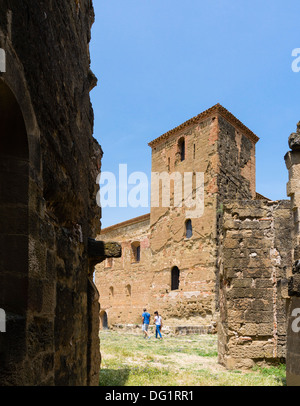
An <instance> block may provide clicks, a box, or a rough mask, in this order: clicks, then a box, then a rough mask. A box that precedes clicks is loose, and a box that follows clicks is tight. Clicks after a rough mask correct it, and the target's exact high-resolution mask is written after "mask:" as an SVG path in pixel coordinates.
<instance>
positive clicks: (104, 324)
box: [100, 310, 108, 330]
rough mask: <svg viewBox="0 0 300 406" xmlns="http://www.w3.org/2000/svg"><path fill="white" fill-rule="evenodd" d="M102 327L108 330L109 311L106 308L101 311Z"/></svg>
mask: <svg viewBox="0 0 300 406" xmlns="http://www.w3.org/2000/svg"><path fill="white" fill-rule="evenodd" d="M100 328H101V330H108V319H107V313H106V312H105V311H104V310H102V311H101V312H100Z"/></svg>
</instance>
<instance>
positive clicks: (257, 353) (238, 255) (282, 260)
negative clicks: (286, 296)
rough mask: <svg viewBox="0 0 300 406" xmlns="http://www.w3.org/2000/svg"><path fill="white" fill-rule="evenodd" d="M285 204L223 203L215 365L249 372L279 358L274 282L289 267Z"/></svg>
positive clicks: (280, 310)
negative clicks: (218, 316) (218, 363)
mask: <svg viewBox="0 0 300 406" xmlns="http://www.w3.org/2000/svg"><path fill="white" fill-rule="evenodd" d="M291 226H292V219H291V211H290V202H289V201H275V202H268V201H263V200H256V201H250V200H249V201H247V200H240V201H235V202H228V201H227V202H225V206H224V223H223V236H222V242H221V247H222V248H221V249H222V263H221V267H220V321H219V326H218V334H219V362H220V363H222V364H223V365H225V366H226V367H227V368H250V367H252V366H253V365H254V362H256V363H261V364H262V365H263V364H264V363H271V362H274V361H279V360H280V359H284V358H285V346H286V316H285V301H284V300H283V298H282V297H281V293H280V290H279V289H278V282H279V280H280V279H281V278H283V277H284V276H285V273H286V268H287V267H290V266H291V239H290V234H291Z"/></svg>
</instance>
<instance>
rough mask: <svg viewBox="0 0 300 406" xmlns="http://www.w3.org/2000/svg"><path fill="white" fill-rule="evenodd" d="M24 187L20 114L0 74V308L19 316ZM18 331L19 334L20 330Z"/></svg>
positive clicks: (23, 298)
mask: <svg viewBox="0 0 300 406" xmlns="http://www.w3.org/2000/svg"><path fill="white" fill-rule="evenodd" d="M28 188H29V151H28V139H27V131H26V126H25V122H24V118H23V114H22V111H21V108H20V106H19V104H18V101H17V99H16V97H15V96H14V94H13V92H12V91H11V89H10V88H9V87H8V86H7V85H6V83H4V81H2V79H1V78H0V218H1V229H0V237H1V244H2V247H1V260H0V275H1V283H0V308H1V309H4V310H5V312H11V313H14V314H15V315H19V316H24V314H26V310H27V306H28V270H29V260H28V244H29V242H28V235H29V229H28V227H29V225H28V216H29V209H28V201H29V192H28ZM32 210H33V209H32ZM7 242H9V245H7ZM4 243H5V245H3V244H4ZM5 247H10V249H5ZM16 253H17V257H18V259H16V257H15V256H14V255H15V254H16ZM16 319H17V317H16ZM18 333H20V337H21V336H22V334H23V333H21V331H18ZM8 334H9V333H6V337H8ZM22 337H23V336H22ZM19 347H20V349H21V348H22V346H21V345H20V343H19V344H18V348H19ZM11 348H15V346H12V347H11Z"/></svg>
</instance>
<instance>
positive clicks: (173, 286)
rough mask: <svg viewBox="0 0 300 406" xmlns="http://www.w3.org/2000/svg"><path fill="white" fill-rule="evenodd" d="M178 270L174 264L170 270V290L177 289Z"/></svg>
mask: <svg viewBox="0 0 300 406" xmlns="http://www.w3.org/2000/svg"><path fill="white" fill-rule="evenodd" d="M179 276H180V271H179V269H178V267H177V266H174V268H172V271H171V290H177V289H179Z"/></svg>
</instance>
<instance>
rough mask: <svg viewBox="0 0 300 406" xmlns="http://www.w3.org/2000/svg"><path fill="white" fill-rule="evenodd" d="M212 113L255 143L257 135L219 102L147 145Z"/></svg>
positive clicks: (159, 140)
mask: <svg viewBox="0 0 300 406" xmlns="http://www.w3.org/2000/svg"><path fill="white" fill-rule="evenodd" d="M213 114H219V115H220V116H222V117H224V118H225V119H226V120H227V121H228V122H230V123H231V124H232V125H234V126H236V127H238V128H239V129H240V130H241V132H243V133H244V134H245V135H246V136H247V137H248V138H249V139H250V140H251V141H253V142H254V143H255V144H256V143H257V141H258V140H259V137H258V136H257V135H256V134H254V133H253V132H252V131H251V130H250V129H249V128H248V127H246V126H245V124H243V123H242V122H241V121H240V120H239V119H237V118H236V117H235V116H234V115H233V114H232V113H230V111H228V110H227V109H225V107H223V106H222V105H221V104H220V103H217V104H215V105H214V106H212V107H210V108H209V109H207V110H205V111H203V112H202V113H200V114H198V115H197V116H195V117H193V118H190V119H189V120H187V121H185V122H184V123H182V124H180V125H179V126H177V127H175V128H173V129H172V130H170V131H168V132H166V133H164V134H162V135H161V136H160V137H158V138H155V139H154V140H153V141H151V142H149V143H148V145H149V146H150V147H151V148H152V147H154V146H156V145H157V144H159V143H160V142H162V141H165V140H166V139H167V138H169V137H170V136H171V135H173V134H175V133H176V132H178V131H180V130H183V129H184V128H186V127H188V126H189V125H191V124H195V123H197V122H200V121H203V120H205V119H207V118H209V117H210V116H212V115H213Z"/></svg>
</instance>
